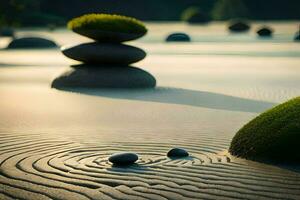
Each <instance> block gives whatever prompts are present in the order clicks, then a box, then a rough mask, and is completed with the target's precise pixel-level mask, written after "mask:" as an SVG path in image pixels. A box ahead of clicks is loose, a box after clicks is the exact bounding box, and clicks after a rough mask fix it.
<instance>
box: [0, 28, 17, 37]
mask: <svg viewBox="0 0 300 200" xmlns="http://www.w3.org/2000/svg"><path fill="white" fill-rule="evenodd" d="M0 36H1V37H14V36H15V31H14V29H12V28H1V29H0Z"/></svg>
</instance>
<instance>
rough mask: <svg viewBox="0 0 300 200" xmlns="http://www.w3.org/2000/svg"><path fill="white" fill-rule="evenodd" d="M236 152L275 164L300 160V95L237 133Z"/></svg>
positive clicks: (234, 140)
mask: <svg viewBox="0 0 300 200" xmlns="http://www.w3.org/2000/svg"><path fill="white" fill-rule="evenodd" d="M229 151H230V153H231V154H232V155H235V156H237V157H242V158H246V159H250V160H255V161H263V162H271V163H280V164H288V163H298V164H299V163H300V154H299V152H300V97H297V98H295V99H292V100H290V101H288V102H286V103H283V104H280V105H278V106H276V107H274V108H273V109H271V110H268V111H266V112H265V113H263V114H261V115H259V116H258V117H256V118H255V119H253V120H252V121H251V122H249V123H248V124H247V125H245V126H244V127H243V128H242V129H241V130H239V131H238V133H237V134H236V135H235V136H234V138H233V140H232V142H231V146H230V149H229Z"/></svg>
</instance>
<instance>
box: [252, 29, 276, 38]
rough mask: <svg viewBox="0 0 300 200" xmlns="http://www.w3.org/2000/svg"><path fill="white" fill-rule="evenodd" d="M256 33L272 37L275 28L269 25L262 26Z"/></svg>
mask: <svg viewBox="0 0 300 200" xmlns="http://www.w3.org/2000/svg"><path fill="white" fill-rule="evenodd" d="M256 33H257V34H258V36H260V37H271V36H272V34H273V30H272V29H271V28H269V27H262V28H260V29H259V30H258V31H257V32H256Z"/></svg>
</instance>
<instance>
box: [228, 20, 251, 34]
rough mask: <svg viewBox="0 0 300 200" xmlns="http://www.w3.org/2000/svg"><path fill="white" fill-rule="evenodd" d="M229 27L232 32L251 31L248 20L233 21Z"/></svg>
mask: <svg viewBox="0 0 300 200" xmlns="http://www.w3.org/2000/svg"><path fill="white" fill-rule="evenodd" d="M228 29H229V30H230V31H231V32H246V31H249V29H250V25H249V24H247V23H246V22H242V21H238V22H233V23H231V24H230V25H229V27H228Z"/></svg>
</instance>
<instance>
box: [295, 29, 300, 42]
mask: <svg viewBox="0 0 300 200" xmlns="http://www.w3.org/2000/svg"><path fill="white" fill-rule="evenodd" d="M294 40H295V41H296V42H300V31H299V32H297V33H296V36H295V39H294Z"/></svg>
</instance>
